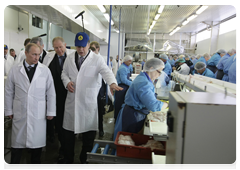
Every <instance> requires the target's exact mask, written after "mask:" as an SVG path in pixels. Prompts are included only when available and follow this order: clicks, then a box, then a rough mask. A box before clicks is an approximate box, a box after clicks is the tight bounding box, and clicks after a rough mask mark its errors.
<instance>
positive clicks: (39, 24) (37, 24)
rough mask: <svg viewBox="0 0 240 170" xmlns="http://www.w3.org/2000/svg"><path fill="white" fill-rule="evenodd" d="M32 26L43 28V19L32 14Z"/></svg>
mask: <svg viewBox="0 0 240 170" xmlns="http://www.w3.org/2000/svg"><path fill="white" fill-rule="evenodd" d="M32 26H34V27H37V28H42V19H41V18H39V17H37V16H35V15H32Z"/></svg>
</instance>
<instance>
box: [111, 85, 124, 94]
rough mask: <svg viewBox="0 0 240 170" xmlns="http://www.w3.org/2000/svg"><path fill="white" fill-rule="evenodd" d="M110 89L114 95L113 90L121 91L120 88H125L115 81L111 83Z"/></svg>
mask: <svg viewBox="0 0 240 170" xmlns="http://www.w3.org/2000/svg"><path fill="white" fill-rule="evenodd" d="M110 90H111V93H112V95H113V90H117V91H119V90H123V88H122V87H119V86H118V85H116V84H115V83H113V84H111V85H110Z"/></svg>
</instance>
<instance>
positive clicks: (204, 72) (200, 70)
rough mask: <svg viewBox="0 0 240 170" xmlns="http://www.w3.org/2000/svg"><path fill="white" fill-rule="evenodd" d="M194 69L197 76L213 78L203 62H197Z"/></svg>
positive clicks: (212, 74)
mask: <svg viewBox="0 0 240 170" xmlns="http://www.w3.org/2000/svg"><path fill="white" fill-rule="evenodd" d="M194 68H195V70H197V72H198V74H200V75H202V76H206V77H210V78H215V75H214V73H213V72H212V71H211V70H210V69H208V68H206V64H205V63H204V62H197V63H196V64H195V66H194Z"/></svg>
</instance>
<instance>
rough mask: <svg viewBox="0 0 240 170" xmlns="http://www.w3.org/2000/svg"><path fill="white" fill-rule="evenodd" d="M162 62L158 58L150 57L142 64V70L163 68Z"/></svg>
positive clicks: (149, 70) (150, 70)
mask: <svg viewBox="0 0 240 170" xmlns="http://www.w3.org/2000/svg"><path fill="white" fill-rule="evenodd" d="M164 67H165V65H164V62H163V61H162V60H160V59H158V58H152V59H150V60H148V61H147V62H146V63H145V64H144V66H143V71H148V72H152V71H155V70H158V69H160V68H164Z"/></svg>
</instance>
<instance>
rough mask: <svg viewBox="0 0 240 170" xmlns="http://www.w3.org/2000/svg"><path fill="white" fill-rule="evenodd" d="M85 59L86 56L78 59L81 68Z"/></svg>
mask: <svg viewBox="0 0 240 170" xmlns="http://www.w3.org/2000/svg"><path fill="white" fill-rule="evenodd" d="M83 60H84V57H80V58H79V59H78V65H79V68H80V67H81V65H82V63H83Z"/></svg>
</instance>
